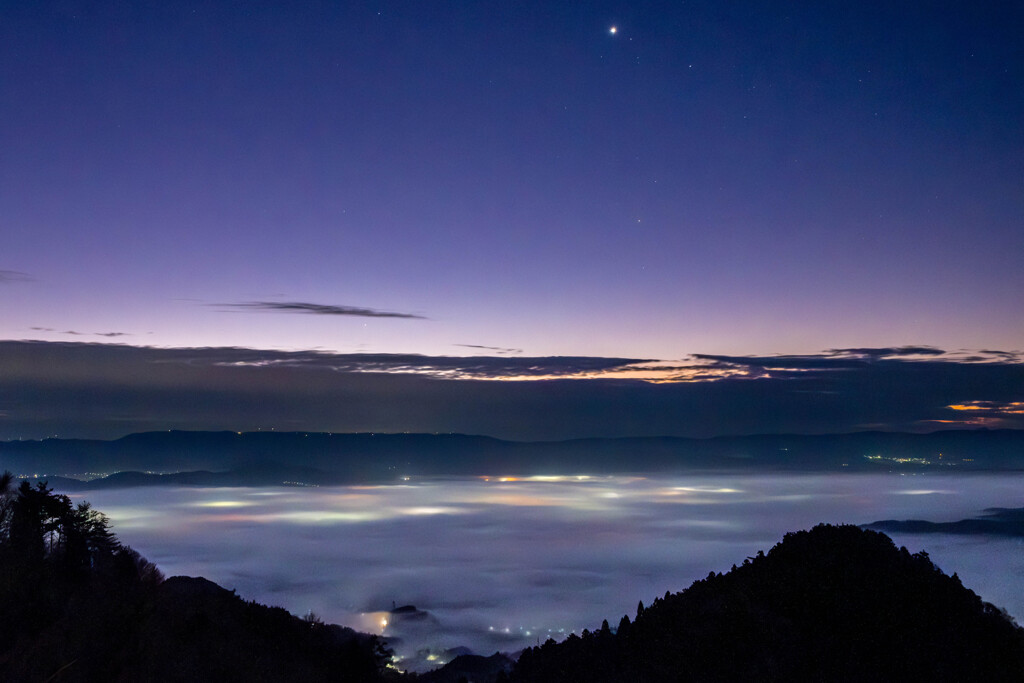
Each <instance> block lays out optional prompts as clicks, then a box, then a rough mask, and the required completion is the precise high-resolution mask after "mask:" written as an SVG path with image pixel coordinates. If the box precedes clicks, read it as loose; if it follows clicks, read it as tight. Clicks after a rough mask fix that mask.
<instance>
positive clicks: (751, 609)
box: [511, 525, 1024, 683]
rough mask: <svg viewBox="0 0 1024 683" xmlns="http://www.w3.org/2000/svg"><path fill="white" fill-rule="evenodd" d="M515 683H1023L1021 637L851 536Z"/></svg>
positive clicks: (566, 645)
mask: <svg viewBox="0 0 1024 683" xmlns="http://www.w3.org/2000/svg"><path fill="white" fill-rule="evenodd" d="M511 679H512V680H513V681H523V682H526V681H530V682H532V683H546V682H548V681H551V682H552V683H553V682H555V681H558V682H559V683H566V682H570V681H580V682H581V683H582V682H584V681H586V682H589V683H600V682H603V681H608V682H611V681H616V682H618V681H648V682H658V681H898V680H906V681H911V680H915V681H916V680H927V681H1022V680H1024V631H1022V630H1021V629H1020V628H1018V627H1017V626H1016V625H1015V624H1014V623H1013V622H1012V620H1010V619H1009V618H1008V617H1006V616H1005V615H1004V614H1003V613H1002V612H1001V611H1000V610H998V609H997V608H995V607H993V606H992V605H990V604H987V603H984V602H982V600H981V599H980V598H979V597H978V596H977V595H976V594H975V593H973V592H972V591H970V590H968V589H966V588H964V586H963V585H962V584H961V583H960V580H959V578H957V576H956V575H955V574H954V575H953V576H952V577H950V576H946V575H945V574H943V573H942V572H941V571H940V570H939V569H938V568H937V567H935V565H934V564H932V562H931V560H930V559H929V558H928V555H927V553H924V552H921V553H917V554H911V553H909V552H908V551H907V550H906V549H905V548H900V549H897V548H896V546H895V545H894V544H893V542H892V541H891V540H890V539H889V538H888V537H887V536H885V535H884V534H881V533H878V532H874V531H867V530H862V529H860V528H858V527H854V526H827V525H821V526H817V527H815V528H814V529H812V530H810V531H800V532H796V533H790V534H787V535H786V536H785V538H784V539H783V541H782V542H781V543H779V544H778V545H776V546H775V547H774V548H772V549H771V551H770V552H769V553H768V554H767V555H765V554H763V553H758V555H757V557H754V558H748V559H747V560H745V561H744V562H743V564H742V566H739V567H733V569H732V570H731V571H729V572H728V573H725V574H715V573H712V574H710V575H709V576H708V577H707V578H706V579H703V580H701V581H697V582H695V583H694V584H693V585H692V586H690V588H688V589H687V590H685V591H683V592H681V593H676V594H674V595H670V594H668V593H666V594H665V596H664V597H663V598H659V599H657V600H655V601H654V603H653V604H652V605H650V606H648V607H644V606H643V605H642V604H641V605H640V607H639V609H638V611H637V615H636V618H635V620H634V621H632V622H631V621H630V620H629V619H628V618H627V617H625V616H624V617H623V618H622V620H621V621H620V623H619V625H618V628H617V629H615V630H614V631H613V630H612V629H611V628H610V627H609V624H608V622H607V621H606V622H605V623H604V624H602V626H601V628H600V629H598V630H596V631H594V632H589V631H584V633H583V635H582V636H575V635H572V636H570V637H569V638H568V639H567V640H565V641H563V642H561V643H555V642H553V641H548V642H547V643H545V644H544V645H542V646H540V647H536V648H531V649H528V650H526V651H525V652H524V653H523V654H522V656H521V657H520V658H519V661H518V663H517V664H516V666H515V668H514V669H513V672H512V674H511Z"/></svg>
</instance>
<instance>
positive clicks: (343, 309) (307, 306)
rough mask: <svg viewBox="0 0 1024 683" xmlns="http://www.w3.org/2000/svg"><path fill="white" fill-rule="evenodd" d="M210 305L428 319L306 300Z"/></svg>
mask: <svg viewBox="0 0 1024 683" xmlns="http://www.w3.org/2000/svg"><path fill="white" fill-rule="evenodd" d="M209 305H210V306H216V307H218V308H226V309H232V310H239V311H265V312H268V313H306V314H309V315H341V316H355V317H361V318H406V319H413V320H426V319H427V318H426V317H424V316H422V315H416V314H415V313H398V312H394V311H380V310H377V309H375V308H361V307H358V306H338V305H333V304H314V303H309V302H305V301H243V302H239V303H222V304H209Z"/></svg>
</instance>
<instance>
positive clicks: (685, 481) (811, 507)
mask: <svg viewBox="0 0 1024 683" xmlns="http://www.w3.org/2000/svg"><path fill="white" fill-rule="evenodd" d="M1022 490H1024V475H1006V474H1000V475H970V476H955V475H916V476H911V475H899V474H890V475H857V474H851V475H842V476H836V475H756V476H754V475H750V476H748V475H705V476H688V477H679V478H671V479H665V478H653V479H650V478H626V477H585V476H581V477H560V478H531V479H525V480H510V479H502V478H501V477H488V478H476V479H449V480H410V481H403V482H400V483H396V484H395V485H390V486H352V487H330V488H298V487H280V488H138V489H122V490H107V491H99V490H97V491H89V492H85V493H81V494H76V498H84V499H87V500H89V501H90V502H91V503H92V504H93V505H94V507H96V508H97V509H99V510H101V511H103V512H105V513H106V514H108V515H109V516H110V518H111V520H112V521H113V524H114V530H115V531H116V533H117V534H118V536H119V538H120V539H121V540H122V541H123V542H125V543H127V544H129V545H131V546H133V547H134V548H136V549H137V550H139V551H140V552H141V553H142V554H143V555H145V556H146V557H148V558H149V559H150V560H152V561H154V562H156V563H157V564H158V565H159V566H160V568H161V569H162V570H163V571H164V573H165V574H166V575H168V576H171V575H176V574H186V575H201V576H205V577H207V578H209V579H211V580H213V581H216V582H217V583H220V584H221V585H223V586H225V587H227V588H233V589H236V590H237V591H238V593H239V594H240V595H241V596H243V597H245V598H247V599H255V600H257V601H259V602H263V603H266V604H273V605H280V606H283V607H285V608H287V609H289V610H290V611H292V612H294V613H296V614H305V613H307V612H309V611H312V612H314V613H316V614H317V615H319V616H320V617H322V618H323V619H324V620H326V621H329V622H336V623H341V624H346V625H349V626H352V627H355V628H358V629H361V630H365V631H372V632H376V633H383V634H384V635H386V636H388V637H389V638H391V639H392V642H393V644H394V647H395V649H396V651H397V652H399V653H400V654H403V655H405V656H406V657H407V658H410V659H409V660H408V661H412V659H411V658H414V657H415V653H416V652H417V651H420V652H421V659H422V657H424V656H425V653H424V652H423V651H425V650H430V651H431V652H432V653H435V654H437V653H441V652H443V651H444V650H445V649H447V648H452V647H457V646H466V647H469V648H470V649H472V650H473V651H475V652H477V653H480V654H491V653H493V652H494V651H496V650H501V651H509V652H510V651H515V650H518V649H520V648H522V647H524V646H527V645H532V644H536V643H537V642H538V641H539V642H543V641H544V640H546V639H547V638H548V637H555V638H556V639H557V638H560V637H564V635H565V634H566V633H569V632H571V631H576V632H579V631H580V630H582V629H584V628H590V629H594V628H596V627H599V626H600V623H601V620H602V619H605V618H607V619H608V621H609V622H610V623H611V624H612V625H613V626H614V625H615V624H617V623H618V620H619V619H620V618H621V617H622V615H623V614H628V615H629V616H630V618H632V617H633V615H634V614H635V611H636V607H637V602H638V601H640V600H642V601H643V602H644V603H645V604H648V603H649V602H650V601H651V600H652V599H653V598H654V597H656V596H659V595H663V594H664V593H665V592H666V591H673V592H675V591H678V590H681V589H683V588H686V587H687V586H688V585H689V584H690V583H691V582H693V581H694V580H695V579H699V578H703V577H705V576H707V574H708V572H710V571H715V572H720V571H727V570H728V569H729V568H730V567H731V566H732V565H733V564H740V563H742V562H743V560H744V558H746V557H748V556H752V555H754V554H755V553H756V552H757V551H758V550H765V551H767V550H768V549H769V548H770V547H771V546H772V545H774V544H775V543H777V542H778V541H779V540H781V538H782V535H783V534H784V533H786V532H787V531H792V530H797V529H805V528H809V527H811V526H813V525H815V524H817V523H819V522H830V523H854V524H865V523H869V522H873V521H876V520H880V519H891V518H895V519H928V520H932V521H955V520H958V519H963V518H966V517H972V516H976V515H978V514H979V513H980V512H981V511H982V510H983V509H984V508H986V507H989V506H1002V507H1019V506H1020V505H1022V503H1021V497H1020V491H1022ZM894 540H895V541H896V543H897V545H906V546H907V547H908V549H910V550H911V551H913V552H916V551H919V550H922V549H923V550H926V551H927V552H928V553H929V554H930V556H931V557H932V560H933V561H935V562H936V564H938V565H939V566H940V567H941V568H942V569H943V570H944V571H946V572H947V573H950V574H951V573H953V572H954V571H955V572H957V573H958V574H959V576H960V578H961V579H962V580H963V582H964V584H965V585H966V586H968V587H969V588H972V589H974V590H975V591H976V592H978V593H979V594H980V595H981V596H982V597H983V598H984V599H986V600H988V601H991V602H993V603H995V604H997V605H999V606H1000V607H1004V608H1006V609H1007V610H1008V611H1009V612H1010V613H1011V614H1012V615H1013V616H1014V617H1016V618H1017V619H1018V621H1024V619H1022V618H1024V590H1022V589H1024V553H1021V549H1022V542H1021V541H1020V540H1016V539H999V538H992V537H953V536H947V535H921V536H918V535H896V536H894ZM402 605H415V606H416V607H417V608H418V609H419V610H422V611H424V612H426V614H424V615H419V617H418V618H416V617H415V616H413V617H409V616H405V617H402V616H397V617H396V616H395V615H391V614H389V610H391V609H392V607H394V606H402ZM385 621H387V622H388V623H387V624H386V625H385V623H384V622H385ZM441 657H443V655H441ZM437 661H442V660H441V659H433V660H431V663H432V664H433V663H436V662H437ZM421 666H422V664H421Z"/></svg>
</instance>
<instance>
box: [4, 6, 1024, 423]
mask: <svg viewBox="0 0 1024 683" xmlns="http://www.w3.org/2000/svg"><path fill="white" fill-rule="evenodd" d="M612 26H615V27H616V28H617V31H616V32H615V33H614V34H613V33H611V32H610V28H611V27H612ZM1022 36H1024V6H1022V5H1020V4H1019V3H1008V2H1007V3H1003V2H987V3H969V2H944V3H928V4H921V5H918V4H914V3H881V2H858V3H850V2H844V3H840V2H801V3H754V2H738V3H720V2H640V3H636V2H631V3H541V2H517V3H508V2H501V3H499V2H473V3H469V2H379V3H358V2H357V3H330V2H297V3H275V2H210V3H191V4H190V3H157V2H110V3H85V2H73V1H70V2H32V3H17V2H3V3H0V122H2V125H0V150H2V152H0V238H2V240H0V241H2V249H0V338H3V339H9V340H19V339H38V340H44V341H50V342H63V341H116V342H120V343H126V344H130V345H148V346H164V347H221V346H232V347H245V348H255V349H275V350H310V349H323V350H326V351H331V352H340V353H353V352H365V353H396V354H427V355H436V356H444V357H449V356H469V355H487V354H490V355H495V354H498V355H512V356H515V355H523V356H526V357H547V356H555V355H560V356H572V357H574V358H577V357H582V356H598V357H609V358H612V359H613V360H614V359H620V358H627V359H644V360H663V361H667V362H677V361H679V360H680V359H685V358H688V357H689V355H690V354H712V355H713V354H724V355H740V356H764V355H770V354H814V353H820V352H823V351H825V350H827V349H836V348H852V347H898V346H905V345H935V346H938V347H940V348H942V349H946V350H949V351H954V352H956V351H958V350H961V349H967V350H979V349H988V350H1002V351H1015V350H1020V348H1021V346H1022V344H1021V340H1022V339H1024V322H1022V321H1024V317H1022V316H1021V315H1020V311H1021V310H1024V294H1022V292H1024V268H1022V267H1021V266H1022V265H1024V258H1022V254H1024V229H1022V227H1024V126H1021V125H1020V122H1021V121H1022V120H1024V88H1021V83H1022V82H1024V78H1022V77H1024V37H1022ZM115 337H116V338H115ZM55 348H56V347H55ZM61 348H63V347H61ZM1015 362H1016V361H1015ZM542 365H543V364H542ZM968 398H971V397H965V398H964V399H963V400H967V399H968ZM973 398H974V399H976V400H989V398H990V397H987V396H983V395H980V394H979V395H977V396H974V397H973ZM1013 398H1014V397H1013V396H1010V397H1009V399H1013ZM992 400H994V398H993V399H992ZM1000 400H1008V399H1007V397H1006V396H1003V398H1001V399H1000ZM2 410H4V407H3V406H2V405H0V411H2Z"/></svg>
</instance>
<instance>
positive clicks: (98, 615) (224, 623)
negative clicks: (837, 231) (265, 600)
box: [0, 475, 389, 682]
mask: <svg viewBox="0 0 1024 683" xmlns="http://www.w3.org/2000/svg"><path fill="white" fill-rule="evenodd" d="M10 484H11V480H10V477H9V475H6V476H4V477H0V681H62V682H66V681H104V682H107V681H182V682H184V681H319V680H331V681H353V682H363V681H369V682H372V681H380V680H385V679H386V678H387V677H389V675H388V672H387V671H386V670H385V669H384V663H385V657H384V653H383V652H382V649H381V647H380V645H379V643H378V641H377V639H376V638H375V637H374V636H370V635H365V634H360V633H357V632H355V631H353V630H351V629H347V628H342V627H339V626H328V625H325V624H322V623H319V622H318V621H317V620H315V619H299V618H297V617H295V616H293V615H291V614H289V613H288V612H286V611H285V610H283V609H280V608H274V607H265V606H263V605H259V604H256V603H254V602H246V601H244V600H242V599H241V598H239V597H238V596H237V595H235V594H234V593H233V592H232V591H227V590H225V589H223V588H221V587H220V586H217V585H216V584H214V583H211V582H209V581H207V580H205V579H193V578H186V577H173V578H171V579H167V580H166V581H164V580H163V579H162V577H161V576H160V573H159V571H157V570H156V568H155V567H154V566H153V565H152V564H150V563H148V562H146V561H145V560H144V559H143V558H141V557H140V556H139V555H138V554H137V553H135V552H134V551H132V550H131V549H130V548H127V547H124V546H122V545H121V544H119V543H118V542H117V540H116V539H115V538H114V536H113V534H111V533H110V531H109V529H108V523H107V520H106V518H105V517H104V516H103V515H102V514H100V513H98V512H96V511H94V510H92V509H90V508H89V507H88V505H85V504H81V505H79V506H77V507H75V506H73V505H72V504H71V501H70V500H69V499H68V498H67V497H66V496H61V495H57V494H54V493H53V492H52V491H51V490H49V489H48V488H47V487H46V486H45V485H44V484H40V485H38V486H35V487H30V486H29V485H28V483H23V484H22V485H21V486H20V487H19V488H17V489H13V488H12V487H11V486H10Z"/></svg>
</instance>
